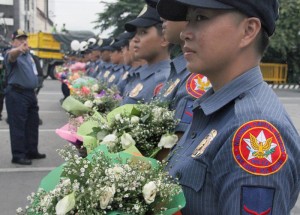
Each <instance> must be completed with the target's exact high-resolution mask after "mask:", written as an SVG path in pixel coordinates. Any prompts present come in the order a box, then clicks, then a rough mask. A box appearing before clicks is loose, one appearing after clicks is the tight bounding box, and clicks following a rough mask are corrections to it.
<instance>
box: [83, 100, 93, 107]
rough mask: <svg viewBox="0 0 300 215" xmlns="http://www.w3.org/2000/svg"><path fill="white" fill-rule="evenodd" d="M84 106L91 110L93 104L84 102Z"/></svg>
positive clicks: (89, 101) (88, 101)
mask: <svg viewBox="0 0 300 215" xmlns="http://www.w3.org/2000/svg"><path fill="white" fill-rule="evenodd" d="M84 106H86V107H89V108H92V107H93V102H92V101H91V100H87V101H85V102H84Z"/></svg>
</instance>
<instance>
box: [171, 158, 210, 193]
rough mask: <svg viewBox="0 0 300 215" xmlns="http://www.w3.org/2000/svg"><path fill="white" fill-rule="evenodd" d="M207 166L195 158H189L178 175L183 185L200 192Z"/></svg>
mask: <svg viewBox="0 0 300 215" xmlns="http://www.w3.org/2000/svg"><path fill="white" fill-rule="evenodd" d="M206 172H207V166H206V165H205V164H204V163H201V162H199V161H197V160H195V159H193V158H187V159H186V160H185V165H183V166H182V168H181V169H180V171H178V172H177V174H176V177H177V178H178V179H179V183H180V184H181V185H184V186H187V187H190V188H192V189H193V190H195V191H196V192H199V191H200V190H201V188H202V187H203V184H204V182H205V178H206Z"/></svg>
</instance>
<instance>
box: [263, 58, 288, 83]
mask: <svg viewBox="0 0 300 215" xmlns="http://www.w3.org/2000/svg"><path fill="white" fill-rule="evenodd" d="M260 68H261V72H262V75H263V77H264V80H265V81H267V82H271V83H273V84H285V83H286V82H287V73H288V66H287V64H278V63H261V64H260Z"/></svg>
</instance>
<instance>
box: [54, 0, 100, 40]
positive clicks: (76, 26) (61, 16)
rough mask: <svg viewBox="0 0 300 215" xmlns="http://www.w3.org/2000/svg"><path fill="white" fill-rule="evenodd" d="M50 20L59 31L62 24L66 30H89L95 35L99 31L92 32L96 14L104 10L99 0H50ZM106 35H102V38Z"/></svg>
mask: <svg viewBox="0 0 300 215" xmlns="http://www.w3.org/2000/svg"><path fill="white" fill-rule="evenodd" d="M49 2H50V8H49V9H50V14H49V15H50V18H51V19H52V20H53V22H54V23H57V26H58V27H57V30H58V31H60V29H61V27H62V24H63V23H65V24H66V29H67V30H91V31H93V32H94V33H95V34H98V33H99V30H93V27H94V25H95V24H92V23H91V22H92V21H95V20H96V19H97V15H96V13H99V12H102V11H103V10H104V6H103V4H101V3H100V0H50V1H49ZM105 34H106V33H104V34H102V35H103V36H106V35H105Z"/></svg>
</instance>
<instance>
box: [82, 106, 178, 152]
mask: <svg viewBox="0 0 300 215" xmlns="http://www.w3.org/2000/svg"><path fill="white" fill-rule="evenodd" d="M106 120H107V121H106V122H103V120H101V121H99V126H98V127H94V128H93V132H92V133H91V134H89V135H91V136H94V138H96V139H97V142H98V145H106V146H107V147H108V149H109V150H110V151H111V152H120V151H122V150H125V149H127V148H129V147H130V146H133V145H134V146H136V147H137V148H138V150H139V151H140V152H141V153H142V154H143V155H144V156H146V157H154V156H155V155H156V154H157V153H158V152H159V151H160V150H161V149H162V148H172V147H173V146H174V145H175V144H176V143H177V141H178V137H177V136H176V135H175V134H173V131H174V128H175V126H176V125H177V123H178V120H176V119H175V117H174V111H169V110H168V109H167V108H164V107H160V106H158V105H157V104H147V105H146V104H137V105H124V106H121V107H118V108H116V109H114V110H113V111H111V112H110V113H108V114H107V117H106ZM84 146H86V145H85V144H84ZM86 147H87V149H88V151H91V150H93V148H89V147H91V146H86Z"/></svg>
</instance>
